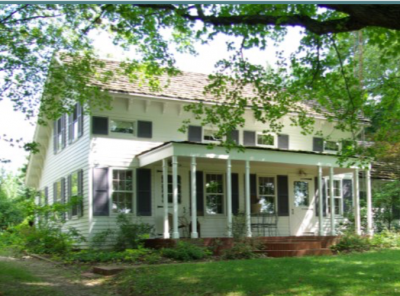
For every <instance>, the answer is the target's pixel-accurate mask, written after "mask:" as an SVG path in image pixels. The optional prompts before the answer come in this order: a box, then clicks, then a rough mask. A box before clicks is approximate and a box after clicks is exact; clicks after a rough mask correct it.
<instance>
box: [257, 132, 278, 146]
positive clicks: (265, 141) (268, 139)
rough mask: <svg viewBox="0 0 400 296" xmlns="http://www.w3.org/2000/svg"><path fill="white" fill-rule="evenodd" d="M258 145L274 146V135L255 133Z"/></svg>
mask: <svg viewBox="0 0 400 296" xmlns="http://www.w3.org/2000/svg"><path fill="white" fill-rule="evenodd" d="M257 145H258V146H275V137H274V136H273V135H269V134H264V133H258V134H257Z"/></svg>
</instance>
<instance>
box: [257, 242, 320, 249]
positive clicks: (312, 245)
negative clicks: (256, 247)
mask: <svg viewBox="0 0 400 296" xmlns="http://www.w3.org/2000/svg"><path fill="white" fill-rule="evenodd" d="M264 248H265V250H266V251H272V250H288V251H290V250H308V249H321V248H322V243H321V241H298V242H267V243H265V245H264Z"/></svg>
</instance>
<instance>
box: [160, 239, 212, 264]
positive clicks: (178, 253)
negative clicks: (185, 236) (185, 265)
mask: <svg viewBox="0 0 400 296" xmlns="http://www.w3.org/2000/svg"><path fill="white" fill-rule="evenodd" d="M162 255H163V256H164V257H166V258H171V259H175V260H179V261H191V260H200V259H204V258H206V257H208V256H210V255H211V252H210V251H209V250H208V249H207V248H205V247H199V246H196V245H194V244H191V243H189V242H185V241H179V242H178V243H177V245H176V246H175V247H174V248H165V249H162Z"/></svg>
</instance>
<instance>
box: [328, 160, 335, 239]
mask: <svg viewBox="0 0 400 296" xmlns="http://www.w3.org/2000/svg"><path fill="white" fill-rule="evenodd" d="M333 174H334V172H333V166H331V167H330V169H329V186H330V190H329V196H330V199H331V200H330V205H331V235H336V229H335V196H334V189H333Z"/></svg>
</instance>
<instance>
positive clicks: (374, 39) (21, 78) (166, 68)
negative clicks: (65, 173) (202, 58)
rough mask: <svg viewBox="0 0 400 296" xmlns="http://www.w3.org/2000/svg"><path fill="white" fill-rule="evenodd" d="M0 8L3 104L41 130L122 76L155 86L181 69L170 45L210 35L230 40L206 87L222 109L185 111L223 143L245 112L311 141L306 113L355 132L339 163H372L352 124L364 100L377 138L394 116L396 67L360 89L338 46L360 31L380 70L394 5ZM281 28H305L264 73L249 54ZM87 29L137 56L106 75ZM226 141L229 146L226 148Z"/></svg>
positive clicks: (394, 51) (392, 55)
mask: <svg viewBox="0 0 400 296" xmlns="http://www.w3.org/2000/svg"><path fill="white" fill-rule="evenodd" d="M0 8H1V12H0V37H1V38H0V40H3V41H2V43H0V72H1V73H2V75H3V77H4V82H3V83H2V85H1V90H2V93H3V94H5V95H4V96H3V97H8V98H9V99H11V100H13V102H15V108H16V109H17V110H20V111H22V112H25V113H26V114H27V115H28V116H31V115H32V114H33V112H34V110H36V109H38V110H39V122H40V123H41V124H44V123H46V121H47V120H51V119H54V118H57V117H58V116H59V115H60V114H61V113H63V112H65V111H70V110H71V107H72V105H73V104H74V102H76V101H79V102H81V103H82V104H87V105H88V106H90V107H91V108H95V107H98V108H106V107H108V106H109V104H108V102H109V98H108V96H107V94H106V92H102V91H101V90H102V88H103V89H104V88H105V89H106V88H107V81H109V80H110V79H114V78H115V77H116V76H117V75H119V74H121V73H122V74H124V75H127V76H128V77H130V78H131V79H132V80H137V79H142V80H143V81H145V82H146V83H149V84H150V85H151V87H153V88H157V87H162V86H161V85H159V83H158V80H157V77H159V76H160V75H164V74H167V75H174V74H177V73H178V72H179V71H178V69H176V68H175V60H174V56H173V54H172V50H171V49H172V48H175V49H176V50H178V51H181V52H188V53H191V54H195V52H196V51H195V44H196V42H202V43H207V42H209V41H210V40H211V39H213V38H217V35H219V34H224V35H227V36H230V37H232V42H229V43H228V44H227V48H228V50H229V51H230V53H231V55H230V57H228V58H226V59H224V60H221V61H219V62H218V63H217V65H216V70H215V73H214V74H213V75H210V79H211V83H210V85H209V86H208V87H207V88H206V89H205V91H206V92H209V93H210V94H212V95H213V96H214V97H216V98H218V99H220V100H221V102H224V103H221V104H217V105H215V106H212V107H211V106H206V105H203V104H198V105H192V106H188V108H187V110H190V111H192V112H194V114H195V116H196V117H197V118H199V119H201V120H202V122H203V124H213V125H215V126H217V127H218V128H219V131H220V132H219V133H220V135H228V134H229V131H230V130H232V129H234V128H235V127H237V126H242V125H243V124H244V120H243V115H244V112H245V108H246V107H247V106H251V107H250V108H251V109H252V111H253V113H254V117H255V118H256V120H258V121H261V122H266V123H269V129H268V130H267V131H266V132H279V130H280V129H281V128H282V124H281V123H280V118H281V117H282V116H284V115H286V114H289V113H290V114H296V116H292V120H293V124H296V125H299V126H301V127H302V130H303V133H306V134H307V133H315V132H317V131H314V130H313V128H312V126H313V122H314V119H313V118H311V117H309V116H308V114H309V112H310V105H312V107H311V108H312V109H315V111H317V112H319V113H323V114H324V115H325V116H326V117H327V119H328V120H330V121H332V122H333V123H334V125H335V127H336V128H337V129H340V130H345V131H349V132H351V133H352V134H353V140H354V141H353V143H352V145H345V149H344V150H343V151H342V156H343V158H342V160H344V159H348V158H349V157H350V156H353V155H354V154H357V155H361V156H362V157H361V158H360V159H361V160H366V161H369V160H370V158H371V157H374V156H375V153H376V152H375V151H374V150H373V149H365V147H362V146H361V147H360V146H358V145H357V142H356V141H355V140H356V139H357V136H358V134H359V132H360V130H361V126H360V117H368V116H370V114H371V104H372V102H373V104H374V108H375V107H382V108H381V110H382V112H381V117H380V119H379V120H380V121H381V123H382V124H381V134H382V135H385V134H388V133H387V132H388V130H389V129H390V127H391V122H392V121H393V120H396V119H397V118H398V115H399V110H400V108H399V99H398V90H397V84H398V83H397V82H398V77H399V76H398V68H397V67H396V68H394V69H389V68H388V69H389V70H387V71H384V72H383V73H382V75H380V76H379V77H375V78H374V79H372V80H371V81H369V80H365V79H364V80H363V82H364V83H363V84H362V85H361V84H360V77H357V76H355V75H353V72H354V68H355V67H356V65H357V62H358V60H357V58H355V57H354V56H352V55H350V54H349V50H348V48H344V49H343V48H342V47H341V45H342V44H343V42H342V41H343V40H344V41H345V40H350V39H351V38H352V32H355V31H362V34H363V38H364V40H366V41H368V44H372V45H374V46H376V48H377V51H378V54H379V59H378V61H379V65H381V66H382V69H385V67H386V66H387V65H389V64H390V62H391V61H392V60H393V59H397V58H398V56H399V52H400V50H399V49H400V43H399V42H398V40H400V39H399V35H400V23H399V22H398V19H399V16H400V15H399V10H398V6H397V5H375V4H374V5H370V4H365V5H339V4H320V5H316V4H274V5H272V4H195V5H189V4H101V5H96V4H79V5H77V4H63V5H61V4H25V5H17V4H3V5H1V7H0ZM288 26H297V27H301V28H303V30H304V32H303V39H302V42H301V45H300V47H299V49H298V51H297V52H296V54H293V55H292V56H291V57H290V59H289V60H284V59H283V58H281V57H279V56H278V57H279V58H280V59H279V62H278V67H277V68H276V69H272V68H267V67H264V66H260V65H254V64H251V63H250V62H249V61H248V60H246V59H245V58H244V56H243V53H244V52H246V50H249V49H252V48H258V49H260V50H263V49H265V48H266V47H267V46H268V45H269V44H271V43H272V42H280V41H281V40H282V39H283V38H284V36H285V34H286V32H287V29H286V28H287V27H288ZM93 30H97V31H107V32H109V33H110V34H112V36H113V40H114V43H115V44H116V45H119V46H121V47H123V48H126V49H130V48H132V47H134V49H135V50H136V51H137V58H134V59H130V60H127V61H124V62H123V63H121V65H120V69H117V70H116V71H113V72H111V71H105V70H104V69H103V66H104V64H102V62H101V61H99V60H97V59H96V55H95V53H94V51H93V48H92V46H91V42H90V38H89V35H88V34H89V32H91V31H93ZM238 40H240V42H238ZM60 52H61V54H60ZM63 53H64V54H63ZM367 84H368V85H371V86H372V85H373V86H374V88H373V89H372V88H370V87H368V86H367ZM360 85H361V86H360ZM248 88H250V89H251V92H250V93H249V92H246V91H245V90H247V89H248ZM94 96H96V100H93V99H92V98H93V97H94ZM40 98H41V104H40V107H38V102H39V99H40ZM314 102H317V103H318V104H315V103H314ZM311 103H312V104H311ZM385 106H391V108H390V109H388V108H384V107H385ZM35 108H36V109H35ZM187 124H188V123H187V122H186V123H185V124H184V125H183V128H182V130H184V129H185V126H186V125H187ZM391 136H393V139H392V140H395V139H396V138H398V137H400V136H399V135H398V134H395V135H391ZM224 144H225V145H226V146H227V147H228V148H230V147H231V146H232V143H229V141H227V142H225V143H224Z"/></svg>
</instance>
